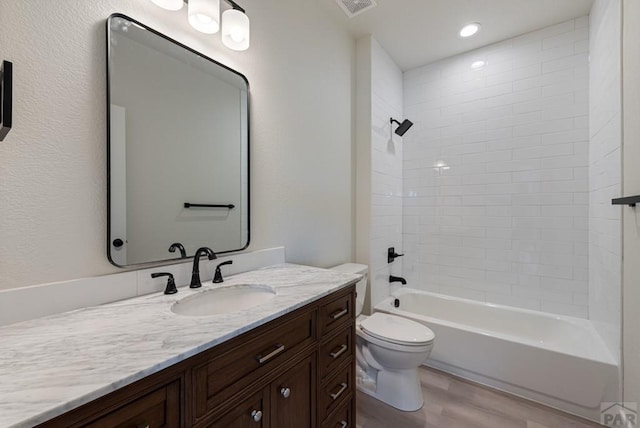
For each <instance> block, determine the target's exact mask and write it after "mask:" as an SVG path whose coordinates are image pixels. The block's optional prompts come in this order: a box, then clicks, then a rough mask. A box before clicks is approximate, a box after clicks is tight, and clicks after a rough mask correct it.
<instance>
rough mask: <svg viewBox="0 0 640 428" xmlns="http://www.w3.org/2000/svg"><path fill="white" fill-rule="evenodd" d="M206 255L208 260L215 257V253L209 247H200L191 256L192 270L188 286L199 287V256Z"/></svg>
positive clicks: (200, 285)
mask: <svg viewBox="0 0 640 428" xmlns="http://www.w3.org/2000/svg"><path fill="white" fill-rule="evenodd" d="M204 255H206V256H207V257H208V258H209V260H213V259H216V258H217V257H216V253H214V252H213V250H212V249H211V248H208V247H200V248H198V250H197V251H196V254H195V255H194V256H193V271H191V284H189V288H200V287H202V282H200V257H202V256H204Z"/></svg>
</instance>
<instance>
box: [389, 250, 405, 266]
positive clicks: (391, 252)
mask: <svg viewBox="0 0 640 428" xmlns="http://www.w3.org/2000/svg"><path fill="white" fill-rule="evenodd" d="M402 256H404V254H398V253H396V249H395V247H389V249H387V263H393V261H394V260H395V259H396V258H397V257H402Z"/></svg>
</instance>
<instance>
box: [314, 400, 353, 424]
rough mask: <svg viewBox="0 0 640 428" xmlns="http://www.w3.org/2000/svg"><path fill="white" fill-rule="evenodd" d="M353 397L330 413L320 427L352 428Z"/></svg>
mask: <svg viewBox="0 0 640 428" xmlns="http://www.w3.org/2000/svg"><path fill="white" fill-rule="evenodd" d="M353 408H354V406H353V399H351V400H349V401H347V402H346V403H345V404H344V405H343V406H342V407H340V408H339V409H338V410H337V411H335V412H334V413H332V414H331V416H329V417H328V418H327V420H326V421H324V423H323V424H322V428H352V427H355V425H352V424H353V423H354V421H355V418H354V417H353Z"/></svg>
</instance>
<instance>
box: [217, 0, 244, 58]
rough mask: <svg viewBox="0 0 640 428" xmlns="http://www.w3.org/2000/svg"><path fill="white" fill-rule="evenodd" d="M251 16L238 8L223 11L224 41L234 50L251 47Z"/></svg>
mask: <svg viewBox="0 0 640 428" xmlns="http://www.w3.org/2000/svg"><path fill="white" fill-rule="evenodd" d="M249 42H250V31H249V17H248V16H247V15H246V14H244V13H243V12H241V11H239V10H236V9H227V10H225V11H224V12H223V13H222V43H224V45H225V46H226V47H228V48H229V49H233V50H234V51H244V50H247V49H249Z"/></svg>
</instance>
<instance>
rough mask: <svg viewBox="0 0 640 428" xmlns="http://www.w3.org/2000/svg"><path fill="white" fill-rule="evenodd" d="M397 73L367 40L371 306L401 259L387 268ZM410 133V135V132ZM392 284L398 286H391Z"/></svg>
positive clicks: (393, 212) (398, 205)
mask: <svg viewBox="0 0 640 428" xmlns="http://www.w3.org/2000/svg"><path fill="white" fill-rule="evenodd" d="M402 80H403V77H402V71H401V70H400V69H399V68H398V66H397V65H396V64H395V63H394V62H393V60H392V59H391V58H390V57H389V55H388V54H387V53H386V52H385V51H384V49H383V48H382V47H381V46H380V45H379V44H378V42H376V40H375V39H373V38H372V40H371V174H372V180H371V234H370V252H369V254H370V255H369V260H370V261H369V273H370V276H371V280H370V289H371V304H372V306H375V304H377V303H378V302H380V301H381V300H383V299H384V298H386V297H387V296H388V295H389V292H390V289H391V287H390V284H389V275H391V274H393V275H398V276H400V275H401V274H402V258H399V259H396V261H395V262H394V263H393V264H391V265H390V264H388V263H387V248H389V247H395V248H396V251H397V252H399V253H401V252H402V251H403V245H402V168H403V164H402V150H403V149H402V138H401V137H399V136H397V135H396V134H395V133H394V132H393V130H395V128H396V127H397V125H395V124H394V125H393V127H392V126H391V124H390V122H389V119H390V118H391V117H393V118H394V119H396V120H398V121H400V122H402V120H403V119H404V117H403V110H402V98H403V91H402V85H403V82H402ZM412 131H413V129H412V130H410V131H409V132H412ZM395 285H397V284H395Z"/></svg>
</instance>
